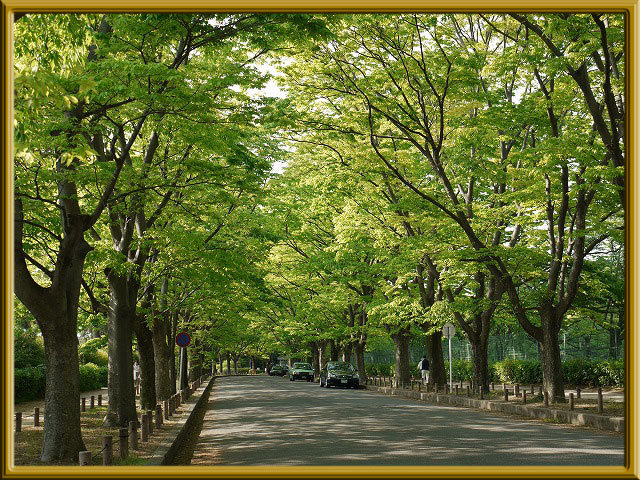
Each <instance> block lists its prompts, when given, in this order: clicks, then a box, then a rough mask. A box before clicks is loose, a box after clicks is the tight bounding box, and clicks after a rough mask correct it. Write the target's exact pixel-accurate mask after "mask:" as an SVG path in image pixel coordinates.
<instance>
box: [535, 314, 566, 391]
mask: <svg viewBox="0 0 640 480" xmlns="http://www.w3.org/2000/svg"><path fill="white" fill-rule="evenodd" d="M547 315H550V314H549V313H547V312H543V313H542V314H541V323H542V337H543V341H542V342H540V347H541V349H542V352H541V353H542V378H543V388H544V390H545V391H547V392H549V396H550V398H551V399H552V400H553V401H554V402H564V401H565V396H564V377H563V373H562V360H561V357H560V342H559V341H558V331H557V329H556V328H554V327H553V323H555V322H552V321H551V319H549V318H545V317H546V316H547Z"/></svg>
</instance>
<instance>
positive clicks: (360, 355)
mask: <svg viewBox="0 0 640 480" xmlns="http://www.w3.org/2000/svg"><path fill="white" fill-rule="evenodd" d="M364 346H365V344H364V342H356V343H355V344H354V346H353V349H354V351H355V357H356V367H357V368H358V374H359V375H360V383H365V382H366V381H367V371H366V369H365V366H364Z"/></svg>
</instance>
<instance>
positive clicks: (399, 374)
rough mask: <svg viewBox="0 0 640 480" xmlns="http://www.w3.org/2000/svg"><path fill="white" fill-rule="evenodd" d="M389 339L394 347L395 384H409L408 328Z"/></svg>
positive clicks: (409, 339)
mask: <svg viewBox="0 0 640 480" xmlns="http://www.w3.org/2000/svg"><path fill="white" fill-rule="evenodd" d="M391 339H392V340H393V343H394V344H395V347H396V366H395V377H396V382H399V383H400V384H403V383H409V380H410V379H411V375H410V372H409V344H410V343H411V335H410V333H409V329H408V328H403V329H402V330H400V331H399V332H398V333H394V334H392V335H391Z"/></svg>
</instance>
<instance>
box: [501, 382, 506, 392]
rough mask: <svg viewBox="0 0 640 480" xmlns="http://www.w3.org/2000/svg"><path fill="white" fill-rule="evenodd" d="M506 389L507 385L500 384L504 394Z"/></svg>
mask: <svg viewBox="0 0 640 480" xmlns="http://www.w3.org/2000/svg"><path fill="white" fill-rule="evenodd" d="M506 389H507V384H506V383H503V384H502V391H503V392H504V391H505V390H506Z"/></svg>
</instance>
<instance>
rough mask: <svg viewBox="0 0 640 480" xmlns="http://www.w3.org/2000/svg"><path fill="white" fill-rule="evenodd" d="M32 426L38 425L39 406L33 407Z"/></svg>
mask: <svg viewBox="0 0 640 480" xmlns="http://www.w3.org/2000/svg"><path fill="white" fill-rule="evenodd" d="M33 426H34V427H39V426H40V408H39V407H35V408H34V409H33Z"/></svg>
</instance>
